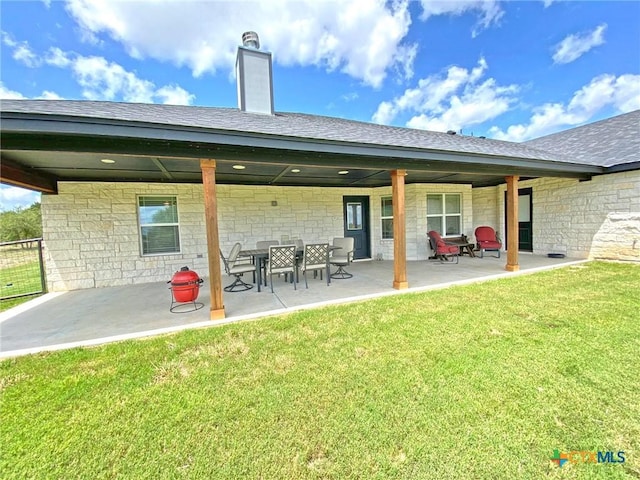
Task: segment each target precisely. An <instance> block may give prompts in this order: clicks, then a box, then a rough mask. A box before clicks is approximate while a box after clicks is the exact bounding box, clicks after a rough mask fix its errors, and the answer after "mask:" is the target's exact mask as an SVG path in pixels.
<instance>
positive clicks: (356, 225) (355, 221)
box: [347, 203, 362, 230]
mask: <svg viewBox="0 0 640 480" xmlns="http://www.w3.org/2000/svg"><path fill="white" fill-rule="evenodd" d="M347 230H362V203H347Z"/></svg>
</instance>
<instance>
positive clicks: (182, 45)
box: [0, 0, 640, 210]
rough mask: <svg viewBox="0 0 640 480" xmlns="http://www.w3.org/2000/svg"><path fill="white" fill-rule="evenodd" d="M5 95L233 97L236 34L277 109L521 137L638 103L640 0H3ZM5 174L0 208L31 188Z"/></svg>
mask: <svg viewBox="0 0 640 480" xmlns="http://www.w3.org/2000/svg"><path fill="white" fill-rule="evenodd" d="M0 9H1V11H0V18H1V39H0V40H1V42H0V45H1V48H2V51H1V65H0V67H1V68H0V72H1V73H0V98H49V99H91V100H109V101H125V102H153V103H173V104H189V105H205V106H218V107H236V106H237V98H236V87H235V79H234V63H235V55H236V48H237V46H238V45H239V44H240V42H241V35H242V32H244V31H247V30H254V31H256V32H258V34H259V36H260V42H261V49H263V50H267V51H270V52H272V54H273V60H274V98H275V108H276V110H278V111H288V112H303V113H311V114H318V115H328V116H336V117H344V118H349V119H354V120H362V121H368V122H377V123H383V124H389V125H396V126H408V127H412V128H422V129H427V130H436V131H446V130H451V129H453V130H456V131H462V133H464V134H468V135H471V134H473V135H476V136H479V135H485V136H487V137H490V138H496V139H502V140H511V141H524V140H527V139H530V138H536V137H540V136H543V135H547V134H549V133H553V132H557V131H560V130H564V129H567V128H571V127H574V126H577V125H581V124H584V123H589V122H592V121H596V120H600V119H603V118H607V117H611V116H614V115H617V114H620V113H624V112H628V111H631V110H636V109H638V108H640V2H638V1H622V2H615V1H606V2H598V1H581V2H577V1H553V0H546V1H542V0H541V1H530V2H525V1H511V2H499V1H478V0H448V1H439V2H434V1H427V0H423V1H412V2H408V1H402V0H397V1H391V2H385V1H382V0H381V1H377V0H360V1H351V0H317V1H305V0H298V1H295V2H288V1H278V0H271V1H264V2H244V1H235V2H234V1H204V0H201V1H187V0H182V1H143V0H140V1H118V0H110V1H98V0H67V1H54V0H48V1H37V0H33V1H4V0H3V1H2V2H1V3H0ZM37 198H38V197H37V195H35V194H34V193H32V192H28V191H24V190H22V189H16V188H12V187H7V186H4V185H3V186H2V188H1V189H0V200H1V202H2V203H1V205H0V208H2V209H5V210H6V209H10V208H15V207H16V206H26V205H29V204H30V203H32V202H33V201H34V200H37Z"/></svg>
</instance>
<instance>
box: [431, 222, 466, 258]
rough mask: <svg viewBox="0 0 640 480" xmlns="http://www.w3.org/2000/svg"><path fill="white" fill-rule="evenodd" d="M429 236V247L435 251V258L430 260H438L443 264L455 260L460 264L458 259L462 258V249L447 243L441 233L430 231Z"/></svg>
mask: <svg viewBox="0 0 640 480" xmlns="http://www.w3.org/2000/svg"><path fill="white" fill-rule="evenodd" d="M427 236H428V237H429V245H430V246H431V250H432V251H433V257H430V258H437V259H438V260H440V261H441V262H446V261H448V260H450V259H451V260H453V259H454V258H455V260H456V261H455V263H458V257H459V256H460V247H459V246H458V245H453V244H451V243H447V242H445V241H444V240H443V238H442V236H441V235H440V233H438V232H436V231H435V230H430V231H429V232H428V233H427Z"/></svg>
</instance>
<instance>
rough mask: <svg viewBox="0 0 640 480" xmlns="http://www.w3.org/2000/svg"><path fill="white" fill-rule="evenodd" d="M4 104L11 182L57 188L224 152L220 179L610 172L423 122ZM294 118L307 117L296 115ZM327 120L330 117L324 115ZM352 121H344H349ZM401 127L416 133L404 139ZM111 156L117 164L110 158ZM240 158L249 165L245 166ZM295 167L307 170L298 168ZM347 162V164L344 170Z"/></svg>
mask: <svg viewBox="0 0 640 480" xmlns="http://www.w3.org/2000/svg"><path fill="white" fill-rule="evenodd" d="M14 103H15V102H14ZM32 103H33V102H32ZM32 103H27V104H26V105H27V106H29V105H32ZM49 103H51V102H49ZM18 105H19V106H22V105H23V104H22V103H18ZM35 105H40V104H35ZM47 105H48V103H47ZM54 105H56V106H57V105H58V104H54ZM63 105H66V104H64V103H63ZM74 105H75V104H74ZM2 106H3V111H2V135H1V137H0V141H1V144H2V157H1V159H0V160H1V161H2V167H3V168H2V170H1V171H0V173H1V180H2V182H3V183H8V184H13V185H18V186H23V187H27V188H32V189H36V190H41V191H48V192H55V191H56V189H57V182H58V181H113V182H123V181H125V182H127V181H129V182H132V181H143V182H172V183H173V182H175V183H180V182H183V183H193V182H197V183H199V182H201V181H202V172H201V169H200V159H215V160H216V161H217V169H216V182H217V183H221V184H244V185H298V186H303V185H304V186H321V187H340V186H342V187H345V186H352V187H379V186H389V185H390V184H391V177H390V174H389V172H390V171H391V170H395V169H404V170H406V171H407V177H406V183H409V184H410V183H459V184H471V185H472V186H474V187H480V186H491V185H498V184H501V183H504V178H505V176H508V175H517V176H520V177H521V178H534V177H542V176H554V177H572V178H580V179H588V178H590V177H591V176H592V175H594V174H599V173H602V168H601V167H596V166H585V165H582V164H578V163H572V162H566V161H556V160H554V159H553V158H554V157H553V155H552V154H550V153H549V152H544V151H540V150H533V149H529V148H527V147H520V146H519V144H508V142H497V141H492V140H482V139H479V138H474V137H461V138H457V139H454V138H451V139H449V138H448V137H455V135H454V136H451V135H446V134H434V133H433V132H424V135H423V134H422V133H420V132H419V131H410V130H408V129H397V128H389V127H382V126H375V125H369V124H359V123H358V124H357V127H358V129H357V131H358V132H362V131H368V130H372V131H373V130H376V131H378V130H377V129H378V127H380V132H381V134H383V133H384V134H385V135H387V136H388V137H387V139H386V140H385V142H384V143H383V142H377V141H375V135H373V133H375V132H373V133H371V134H370V135H371V136H370V137H367V138H366V139H365V140H357V141H356V140H353V141H345V140H343V139H341V138H340V139H335V138H331V135H333V134H332V133H331V132H333V130H330V129H327V131H326V134H327V135H328V137H327V138H311V137H303V136H294V135H278V134H277V133H273V132H269V133H264V132H256V131H239V130H233V131H232V130H225V129H220V128H203V127H190V126H186V125H178V124H173V125H167V124H156V123H148V122H140V121H131V120H126V121H125V120H115V119H113V118H111V119H109V118H99V119H98V118H92V119H88V118H84V117H83V118H81V117H69V116H64V117H62V116H55V115H43V114H30V113H24V112H6V111H4V108H5V102H3V105H2ZM82 106H83V107H86V105H85V104H82ZM107 106H108V107H110V108H115V107H114V106H112V105H107ZM116 107H118V105H116ZM119 107H122V108H125V110H126V109H130V108H134V107H130V106H129V105H125V106H124V107H123V106H119ZM157 107H158V106H153V108H157ZM135 108H142V107H140V106H136V107H135ZM145 108H146V106H145ZM195 110H196V111H200V110H198V109H197V108H196V109H195ZM145 111H146V110H145ZM163 111H164V110H163ZM172 111H173V110H168V112H172ZM180 111H181V112H182V110H180ZM191 111H192V110H184V112H187V113H188V112H191ZM207 112H209V110H207ZM216 112H217V111H216ZM116 113H117V112H116V111H114V112H110V114H116ZM218 113H219V112H218ZM223 113H224V114H225V115H227V116H234V115H236V116H237V115H238V114H237V113H234V112H226V111H225V112H223ZM221 118H227V117H225V116H224V115H223V116H222V117H221ZM244 118H245V117H244V116H242V115H241V116H240V119H244ZM246 118H249V117H246ZM251 118H253V117H251ZM285 118H286V117H285ZM195 120H196V119H194V121H195ZM254 120H255V119H254ZM279 120H282V119H281V118H280V117H278V116H276V118H273V119H272V118H268V119H265V121H266V122H272V121H279ZM293 120H300V121H303V120H305V118H301V119H298V117H295V118H292V119H289V121H293ZM314 120H315V117H314ZM176 121H177V120H176ZM333 121H334V120H333V119H331V122H333ZM318 122H319V123H320V124H321V125H323V122H324V123H331V122H329V121H325V120H323V119H322V118H319V120H318ZM343 123H345V122H343ZM352 123H354V122H350V123H345V128H346V127H349V126H351V125H352ZM331 125H332V124H330V125H325V127H326V128H328V127H329V126H331ZM269 126H271V125H270V124H269ZM338 126H340V125H338ZM265 128H266V127H265ZM402 134H405V135H409V134H411V135H413V136H414V137H416V138H413V137H411V138H408V139H407V140H406V143H403V142H405V140H402V138H400V137H401V135H402ZM394 135H397V137H396V136H394ZM420 135H422V136H420ZM443 135H444V138H443V137H442V136H443ZM335 136H337V135H335ZM418 136H420V138H417V137H418ZM422 137H424V139H422ZM345 138H350V137H348V135H345ZM354 138H360V137H354ZM450 140H451V141H450ZM422 141H424V144H422V143H421V142H422ZM393 142H395V143H393ZM438 142H440V143H438ZM104 159H108V160H112V161H113V163H104V162H102V160H104ZM234 165H243V166H245V168H244V169H243V170H236V169H234V168H233V166H234ZM296 169H298V170H300V171H299V172H295V171H294V170H296ZM345 170H347V171H348V173H346V174H339V173H338V172H340V171H345Z"/></svg>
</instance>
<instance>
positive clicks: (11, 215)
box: [0, 202, 42, 242]
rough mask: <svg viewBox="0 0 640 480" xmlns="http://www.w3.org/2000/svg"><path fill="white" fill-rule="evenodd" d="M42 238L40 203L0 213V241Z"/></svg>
mask: <svg viewBox="0 0 640 480" xmlns="http://www.w3.org/2000/svg"><path fill="white" fill-rule="evenodd" d="M40 237H42V213H41V210H40V203H39V202H35V203H34V204H33V205H31V206H30V207H28V208H24V207H17V208H15V209H14V210H9V211H7V212H2V213H0V241H2V242H14V241H17V240H27V239H29V238H40Z"/></svg>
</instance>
